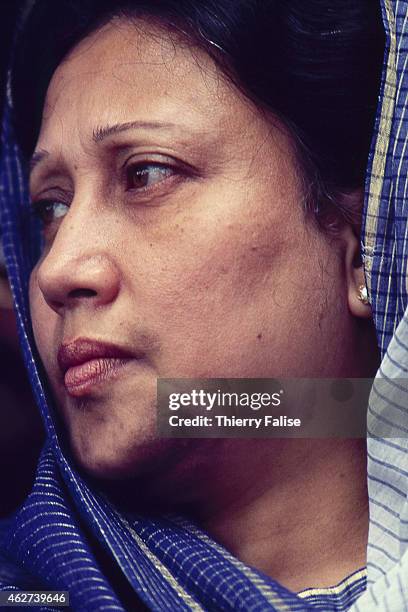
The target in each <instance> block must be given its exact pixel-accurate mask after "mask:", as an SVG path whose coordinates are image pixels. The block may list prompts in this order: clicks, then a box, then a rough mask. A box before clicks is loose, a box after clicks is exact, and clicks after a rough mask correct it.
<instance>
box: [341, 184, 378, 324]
mask: <svg viewBox="0 0 408 612" xmlns="http://www.w3.org/2000/svg"><path fill="white" fill-rule="evenodd" d="M343 198H344V200H346V201H343V202H342V204H343V206H344V207H345V208H346V210H349V211H356V210H359V209H360V210H361V206H362V198H363V195H362V192H361V191H360V190H358V191H355V192H353V193H350V194H347V195H345V196H344V197H343ZM357 218H359V217H357ZM341 237H342V239H343V244H344V251H343V253H344V255H343V256H344V264H345V275H346V282H347V299H348V306H349V310H350V312H351V314H353V315H354V316H355V317H361V318H365V319H368V318H371V317H372V312H371V306H370V304H369V303H365V302H366V301H367V300H364V297H365V296H366V297H367V298H368V293H367V288H366V281H365V276H364V267H363V262H362V260H361V254H360V239H359V237H360V223H349V224H345V225H344V227H343V228H342V231H341ZM364 290H365V291H364Z"/></svg>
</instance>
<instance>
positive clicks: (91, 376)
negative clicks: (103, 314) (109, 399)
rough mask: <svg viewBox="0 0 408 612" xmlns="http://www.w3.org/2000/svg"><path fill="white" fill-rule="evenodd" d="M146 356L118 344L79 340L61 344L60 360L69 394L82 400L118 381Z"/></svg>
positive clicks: (85, 339)
mask: <svg viewBox="0 0 408 612" xmlns="http://www.w3.org/2000/svg"><path fill="white" fill-rule="evenodd" d="M143 356H144V355H143V354H142V353H135V352H131V351H130V350H128V349H126V348H123V347H121V346H118V345H115V344H111V343H106V342H100V341H97V340H92V339H90V338H78V339H76V340H74V341H73V342H68V343H63V344H61V346H60V347H59V350H58V355H57V360H58V365H59V368H60V371H61V374H62V378H63V384H64V386H65V389H66V391H67V393H68V394H69V395H71V396H72V397H81V396H83V395H86V394H88V393H89V392H90V391H91V389H92V388H94V387H95V386H96V385H101V384H103V383H107V382H111V381H113V380H114V379H116V378H118V377H119V376H120V375H121V374H122V372H123V371H124V369H125V368H126V366H127V365H129V364H130V363H131V362H134V361H135V360H140V359H142V358H143Z"/></svg>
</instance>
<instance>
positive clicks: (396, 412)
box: [0, 0, 408, 612]
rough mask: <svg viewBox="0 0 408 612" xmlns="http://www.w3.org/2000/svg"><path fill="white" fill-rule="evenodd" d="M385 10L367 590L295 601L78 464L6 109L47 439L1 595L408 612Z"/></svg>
mask: <svg viewBox="0 0 408 612" xmlns="http://www.w3.org/2000/svg"><path fill="white" fill-rule="evenodd" d="M383 14H384V23H385V27H386V32H387V39H388V46H387V62H386V63H385V69H384V78H383V82H382V89H381V97H380V105H379V113H378V119H377V124H376V132H375V138H374V141H373V147H372V153H371V155H370V162H369V169H368V179H367V195H368V197H367V198H366V200H367V202H366V209H365V223H364V231H363V240H362V243H363V244H362V252H363V257H364V263H365V267H366V275H367V282H368V286H369V290H370V296H371V301H372V305H373V312H374V319H375V324H376V327H377V332H378V338H379V343H380V346H381V350H382V354H383V355H384V360H383V363H382V366H381V369H380V372H379V374H378V377H381V386H380V385H379V384H378V383H376V384H375V385H374V387H373V391H372V393H371V396H370V407H369V419H368V427H369V431H370V432H375V430H376V424H377V422H379V421H381V422H382V423H383V422H384V419H385V420H387V421H389V422H390V423H391V424H392V425H393V428H394V431H395V432H396V435H395V436H394V437H393V438H382V439H378V438H376V437H374V436H372V437H370V438H369V440H368V453H369V454H368V479H369V495H370V520H371V523H370V532H369V544H368V568H367V588H366V578H365V575H364V572H363V573H360V574H357V575H354V576H352V577H349V578H348V579H347V580H346V581H345V582H343V584H342V585H338V587H336V588H332V589H330V590H327V589H325V590H316V589H309V590H307V591H303V592H302V593H301V594H299V595H296V594H293V593H290V592H289V591H287V590H286V589H285V588H283V587H282V586H280V585H279V584H277V583H276V582H274V581H273V580H271V579H270V578H268V577H266V576H264V575H262V574H261V573H260V572H257V571H255V570H254V569H252V568H250V567H248V566H246V565H244V564H243V563H241V562H240V561H238V560H237V559H235V558H234V557H232V556H231V555H230V554H229V553H228V552H227V551H226V550H224V549H223V548H222V547H220V546H219V545H217V544H216V543H215V542H213V541H212V540H211V539H210V538H209V537H208V536H207V535H206V534H205V533H203V532H202V531H201V530H199V529H198V528H197V527H195V526H193V525H191V524H190V523H187V522H186V521H185V520H183V519H180V518H175V517H163V518H161V519H157V518H156V519H154V520H153V519H149V518H142V517H129V516H123V515H121V514H119V513H118V512H117V511H116V510H115V509H114V508H113V507H111V505H110V504H109V503H108V501H107V500H106V499H104V498H103V497H102V496H100V495H98V493H97V492H95V491H93V490H90V488H89V487H88V485H87V483H86V482H84V480H83V479H82V478H81V477H80V476H79V475H78V474H77V473H76V472H75V470H74V469H73V468H72V467H71V465H70V463H69V461H67V459H66V457H65V456H64V454H63V452H62V450H61V448H60V446H59V442H58V438H57V435H56V431H55V428H54V424H53V406H52V403H51V400H50V397H49V396H48V394H47V389H46V387H45V386H44V385H43V381H42V380H41V378H40V376H39V372H38V370H37V359H38V358H37V354H36V351H35V346H34V342H33V337H32V332H31V327H30V321H29V314H28V294H27V286H28V278H29V273H30V270H31V268H32V265H33V263H34V262H35V260H36V259H37V256H38V252H39V245H40V239H39V233H38V227H37V226H36V224H35V222H34V220H33V218H32V216H30V214H29V213H28V211H29V206H28V198H27V189H26V180H25V176H24V171H23V169H22V165H21V163H20V160H19V155H18V151H17V149H16V147H15V145H14V144H13V135H12V133H11V128H10V117H9V112H10V109H9V108H8V109H7V112H6V113H5V117H4V123H3V135H2V140H3V156H2V161H1V164H0V172H1V174H0V190H1V191H0V210H1V227H2V233H3V239H4V252H5V257H6V262H7V267H8V271H9V276H10V281H11V286H12V291H13V295H14V299H15V303H16V312H17V318H18V325H19V332H20V336H21V341H22V346H23V353H24V358H25V361H26V364H27V368H28V372H29V376H30V379H31V381H32V386H33V391H34V394H35V397H36V400H37V403H38V406H39V408H40V410H41V413H42V415H43V419H44V423H45V426H46V429H47V433H48V437H47V444H46V447H45V448H44V450H43V453H42V456H41V459H40V463H39V466H38V472H37V476H36V480H35V484H34V488H33V491H32V492H31V494H30V495H29V497H28V498H27V500H26V502H25V503H24V505H23V507H22V508H21V509H20V510H19V512H18V513H17V514H16V516H15V517H14V519H13V521H12V525H11V527H10V528H9V529H8V530H7V534H6V535H5V536H4V537H3V536H2V539H3V546H2V549H3V554H4V555H5V556H6V557H7V568H6V569H7V572H6V571H5V572H3V574H2V573H1V572H0V588H1V589H3V590H5V589H9V588H24V587H25V585H26V584H27V580H29V579H30V578H31V577H35V579H37V580H38V583H37V584H39V585H41V586H44V587H48V588H52V589H63V590H69V591H70V598H71V607H72V609H73V610H78V611H81V612H87V611H96V610H98V611H99V610H118V611H119V610H138V609H141V608H140V602H143V603H144V605H145V606H147V608H148V609H150V610H157V611H162V610H169V611H170V610H171V611H176V610H215V611H217V610H231V611H232V610H242V611H244V610H245V611H251V612H260V611H264V610H265V611H267V610H269V611H270V610H277V611H282V612H283V611H304V612H307V610H325V611H326V612H329V611H330V610H337V611H339V612H342V611H345V610H348V609H350V610H352V611H353V612H357V611H359V612H381V611H383V610H384V611H390V612H401V611H403V610H408V592H406V591H407V590H408V556H407V553H406V547H407V544H408V507H407V502H406V499H407V494H408V479H407V475H408V455H407V453H408V438H407V433H406V432H405V431H404V429H403V428H402V426H401V418H402V419H404V418H405V415H406V410H407V408H406V406H408V396H407V394H408V384H407V383H406V382H405V383H404V377H405V378H406V373H407V372H408V312H405V309H406V307H407V271H406V264H407V253H406V249H407V248H408V247H407V245H408V240H407V236H406V231H407V223H406V216H407V208H406V207H407V206H408V204H405V200H406V197H407V195H408V178H407V164H408V137H407V127H406V126H407V123H408V117H407V116H406V113H407V108H406V104H405V102H406V100H405V98H406V94H407V91H408V81H407V77H406V70H407V68H408V65H407V63H408V40H407V36H408V27H407V23H408V22H407V20H408V2H407V0H394V1H393V2H391V0H383ZM404 312H405V315H404ZM395 379H398V381H396V380H395ZM384 385H386V392H385V393H384ZM401 415H402V416H401ZM398 432H400V433H398ZM0 563H1V561H0ZM4 567H6V564H5V565H4ZM13 567H14V569H15V571H13ZM16 568H18V572H19V573H17V569H16ZM48 609H49V610H50V609H51V608H48ZM44 610H45V609H44Z"/></svg>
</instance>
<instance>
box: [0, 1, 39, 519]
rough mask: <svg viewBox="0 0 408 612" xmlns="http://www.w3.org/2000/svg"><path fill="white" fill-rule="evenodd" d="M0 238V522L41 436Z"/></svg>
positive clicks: (4, 19) (5, 10) (2, 23)
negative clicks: (20, 346) (21, 352)
mask: <svg viewBox="0 0 408 612" xmlns="http://www.w3.org/2000/svg"><path fill="white" fill-rule="evenodd" d="M23 4H24V2H22V1H21V0H2V1H1V3H0V109H1V110H0V114H2V109H3V106H4V95H5V83H6V74H7V66H8V62H9V57H10V50H11V45H12V40H13V34H14V28H15V23H16V19H17V15H18V14H19V11H20V10H21V6H22V5H23ZM1 155H2V151H1V148H0V158H1ZM0 190H1V184H0ZM1 234H2V232H1V219H0V491H1V494H0V518H4V517H7V516H8V515H9V514H11V513H12V512H13V511H14V510H16V509H17V508H18V506H19V505H20V504H21V503H22V502H23V500H24V498H25V496H26V495H27V493H28V492H29V491H30V488H31V486H32V482H33V479H34V474H35V467H36V463H37V458H38V455H39V452H40V448H41V444H42V440H43V431H42V426H41V421H40V418H39V415H38V413H37V410H36V407H35V404H34V400H33V397H32V394H31V389H30V385H29V382H28V378H27V374H26V371H25V368H24V365H23V362H22V358H21V356H20V350H19V345H18V338H17V328H16V321H15V315H14V311H13V306H12V299H11V293H10V289H9V285H8V280H7V274H6V270H5V266H4V255H3V250H2V247H1Z"/></svg>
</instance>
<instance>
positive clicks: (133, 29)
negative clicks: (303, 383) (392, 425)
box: [5, 1, 383, 610]
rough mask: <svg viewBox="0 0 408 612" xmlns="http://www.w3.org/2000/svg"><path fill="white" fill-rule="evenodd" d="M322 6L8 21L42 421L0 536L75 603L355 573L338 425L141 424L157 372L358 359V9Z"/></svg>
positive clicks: (351, 507) (367, 25)
mask: <svg viewBox="0 0 408 612" xmlns="http://www.w3.org/2000/svg"><path fill="white" fill-rule="evenodd" d="M322 4H323V6H322ZM322 9H325V4H324V3H321V2H316V3H310V8H308V12H307V14H305V7H304V3H299V4H298V3H291V6H290V7H288V6H287V3H274V2H273V3H269V2H267V3H252V2H249V3H234V4H233V5H232V4H231V3H229V2H228V3H227V2H225V3H219V2H218V3H217V5H216V6H214V5H213V4H212V3H210V2H209V3H194V2H186V3H180V2H177V3H176V2H156V3H153V4H151V5H148V6H147V5H145V4H139V3H137V2H131V3H129V2H126V3H123V5H122V3H118V2H103V3H102V4H101V3H100V2H99V3H94V2H88V3H85V6H84V3H83V2H81V3H79V2H78V3H75V2H67V3H65V2H64V3H59V4H58V7H55V6H53V3H50V2H47V1H42V2H37V3H35V5H34V7H33V8H32V9H31V12H29V15H28V17H27V18H26V20H25V22H24V25H23V28H22V32H21V35H20V38H19V40H18V42H17V46H16V53H15V58H14V64H13V72H12V79H11V96H12V102H13V111H12V116H13V120H14V122H15V127H16V136H17V140H18V142H19V144H20V147H21V150H22V153H23V156H24V157H25V159H26V161H28V159H29V158H31V162H30V166H31V175H30V192H31V195H30V197H31V203H30V205H29V206H30V210H32V209H34V211H35V213H36V215H37V216H38V217H39V219H40V222H41V231H42V240H41V241H40V240H39V239H38V230H39V227H38V223H36V222H35V221H33V222H32V224H31V225H30V227H26V228H25V231H26V232H27V234H26V237H28V236H30V239H29V240H28V241H27V240H26V241H25V242H24V243H21V238H20V246H23V248H26V247H27V246H28V247H29V249H30V252H28V251H25V252H23V253H22V254H21V259H20V260H19V262H18V264H17V266H18V268H19V269H20V273H19V275H18V277H17V276H16V277H15V278H16V279H17V278H18V283H17V284H16V287H21V290H22V295H21V298H20V299H19V308H20V309H21V310H20V312H21V316H22V318H23V319H24V317H27V320H26V323H28V307H29V310H30V316H31V321H32V331H33V336H32V337H31V332H30V331H29V328H28V327H26V333H28V338H27V340H28V341H27V343H26V345H25V350H26V351H27V352H28V353H27V356H28V361H29V367H30V369H31V374H32V376H33V377H34V381H35V390H36V392H37V396H38V400H39V403H40V405H41V406H42V409H43V415H44V418H45V422H46V425H47V429H48V432H49V437H48V445H47V446H46V448H45V450H44V453H43V456H42V460H41V461H40V466H39V473H38V477H37V481H36V485H35V487H34V490H33V493H32V494H31V496H30V497H29V498H28V500H27V502H26V504H25V506H24V507H23V508H22V510H21V511H20V512H19V513H18V515H17V517H16V520H15V524H14V528H13V529H12V530H11V534H10V535H9V537H8V540H7V541H6V544H5V548H6V549H7V551H8V554H9V556H11V557H12V559H13V561H14V562H17V563H18V564H22V565H23V566H24V567H25V569H26V570H27V572H28V573H29V574H31V580H32V579H34V580H35V579H37V580H42V584H43V585H44V586H48V587H51V586H53V587H55V588H64V589H67V590H70V597H71V603H72V606H73V607H74V609H81V610H86V609H89V610H92V609H103V606H104V605H105V606H106V607H111V608H115V609H123V608H125V609H136V608H137V606H139V605H141V602H143V603H144V604H145V605H146V606H147V607H148V608H150V609H156V610H163V609H170V610H175V609H180V610H181V609H291V610H292V609H293V610H295V609H309V607H310V606H315V607H316V606H320V608H321V609H326V610H328V609H339V610H342V609H348V608H349V607H350V606H351V605H352V603H354V601H355V600H356V598H357V597H358V595H360V594H361V593H362V592H363V591H364V589H365V574H364V571H360V570H361V568H363V567H364V565H365V562H366V547H367V528H368V517H367V491H366V481H365V461H366V459H365V448H364V445H363V444H362V441H361V440H296V439H292V440H287V439H279V440H277V439H275V440H262V441H260V440H251V439H246V440H223V441H221V440H216V441H213V440H210V441H208V440H204V441H202V442H200V443H199V442H198V441H197V440H188V441H183V442H182V443H179V442H177V441H176V440H169V441H168V440H167V441H164V440H161V439H158V438H157V437H156V435H155V430H154V408H153V407H154V403H155V391H156V379H157V378H158V377H195V378H197V377H201V378H213V377H245V378H248V377H256V378H270V377H275V376H281V377H305V378H311V377H332V378H338V377H360V378H364V377H371V376H373V375H374V374H375V372H376V369H377V366H378V353H377V343H376V338H375V331H374V327H373V325H372V322H371V309H370V306H369V303H368V299H367V293H366V287H365V282H364V270H363V266H362V263H361V260H360V244H359V238H358V236H359V231H360V218H361V208H362V187H363V183H364V175H365V168H366V164H367V154H368V148H369V144H370V140H371V134H372V129H373V121H374V111H375V106H376V99H377V94H378V87H379V76H380V69H381V58H382V53H383V36H382V26H381V21H380V14H379V7H378V6H377V5H375V4H373V3H371V2H361V3H358V5H357V7H356V6H355V3H353V6H352V7H349V8H348V9H347V8H345V7H344V5H343V3H341V6H340V5H339V7H337V6H335V5H334V4H332V5H331V7H330V10H322ZM50 26H51V27H50ZM38 40H41V45H39V44H38ZM43 50H45V53H44V51H43ZM28 59H29V63H28V65H27V60H28ZM293 92H296V95H293ZM28 109H29V112H28ZM6 124H7V122H6ZM6 136H7V138H9V134H6ZM26 206H27V204H26ZM24 219H25V218H22V217H21V215H20V211H19V210H16V207H14V209H13V210H8V211H7V215H6V216H5V220H6V224H8V225H9V228H8V229H9V233H8V240H9V245H8V248H9V251H8V252H9V257H10V258H11V257H12V256H14V257H16V256H18V253H17V251H16V250H15V247H13V246H12V244H11V243H14V244H15V241H14V236H13V232H16V231H17V228H18V223H20V227H21V223H26V220H24ZM6 229H7V228H6ZM84 230H85V231H84ZM27 242H28V245H27ZM17 243H18V242H17ZM6 246H7V244H6ZM6 250H7V249H6ZM364 255H367V253H364ZM24 270H26V271H27V273H28V274H26V275H25V274H24ZM28 276H29V279H28ZM28 280H29V288H28V287H27V282H28ZM27 290H28V291H27ZM28 292H29V302H28V300H27V297H28ZM333 330H336V333H335V334H333ZM34 343H35V344H34ZM34 346H35V347H36V348H34ZM293 347H295V350H293ZM33 350H34V355H35V357H34V358H33V357H31V351H33ZM36 351H38V356H37V353H36ZM36 362H37V363H38V364H40V363H41V365H40V377H39V376H38V374H37V370H36V365H35V363H36ZM45 397H47V400H46V399H45ZM48 406H49V408H48ZM74 466H75V467H74ZM299 466H301V469H299ZM254 474H255V475H256V478H254ZM107 480H108V481H109V482H106V481H107ZM311 482H313V483H314V485H313V490H311V487H310V483H311ZM118 483H119V484H118ZM130 487H132V488H131V489H130ZM129 490H132V492H134V493H133V494H132V495H131V496H130V495H129V494H128V491H129ZM123 493H125V496H126V497H128V499H126V503H124V500H123V497H124V494H123ZM129 498H130V499H129ZM322 500H323V501H322ZM119 509H120V510H119ZM169 511H171V512H176V513H177V514H178V515H180V514H181V515H182V516H183V517H185V518H183V519H180V518H174V517H171V518H169V517H168V516H167V515H165V514H164V513H167V512H169ZM316 516H318V517H319V520H318V521H316ZM191 519H192V520H193V521H194V523H197V524H198V526H199V527H197V526H193V524H192V523H190V522H189V521H190V520H191ZM350 534H352V537H350ZM212 538H214V540H215V541H217V542H218V543H217V544H215V542H214V541H213V539H212ZM328 542H329V545H328V544H327V543H328ZM227 551H229V552H227ZM230 553H232V554H233V555H234V556H231V554H230ZM334 553H335V555H334ZM305 559H307V561H305ZM276 581H279V582H280V583H281V584H282V585H283V586H280V585H279V584H278V583H277V582H276ZM339 582H342V585H341V586H340V587H339V588H338V589H337V590H334V592H333V589H331V590H330V589H327V587H330V586H331V585H334V584H337V583H339ZM19 586H20V587H21V586H22V585H21V581H20V583H19ZM23 586H24V585H23ZM307 587H317V588H320V589H321V590H320V591H318V592H317V591H313V590H312V591H307V590H306V589H307ZM5 588H7V584H6V585H5ZM301 591H302V593H301V596H300V597H298V596H297V595H295V594H294V593H295V592H298V593H299V592H301Z"/></svg>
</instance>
